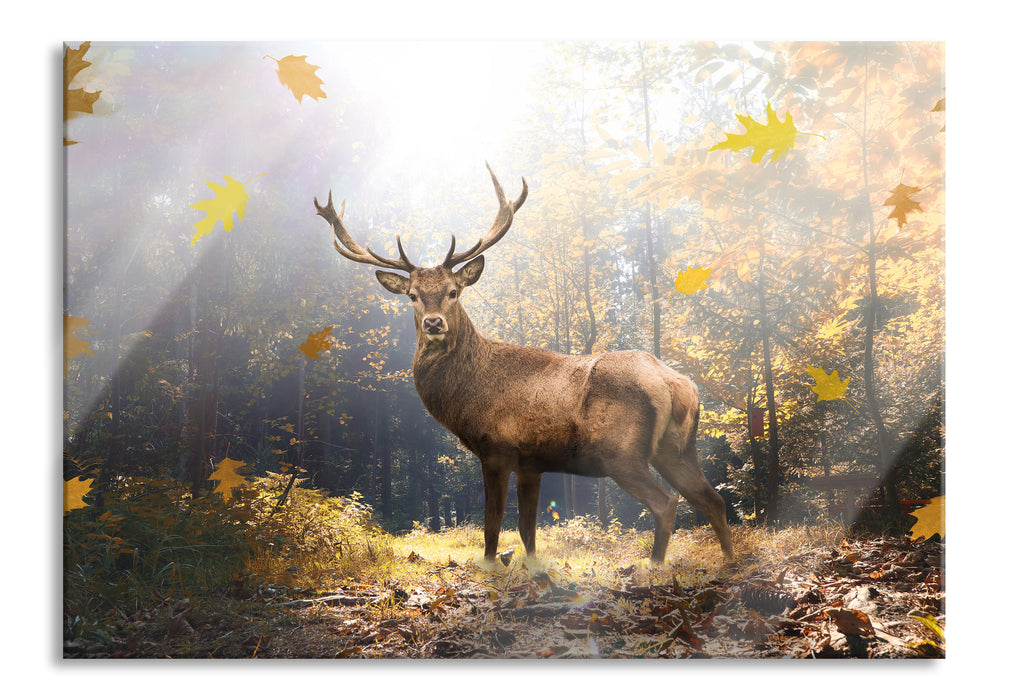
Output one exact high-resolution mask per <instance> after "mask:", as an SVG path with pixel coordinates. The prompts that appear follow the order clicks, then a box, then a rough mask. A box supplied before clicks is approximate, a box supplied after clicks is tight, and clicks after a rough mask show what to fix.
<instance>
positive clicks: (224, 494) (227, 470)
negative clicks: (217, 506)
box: [209, 457, 246, 503]
mask: <svg viewBox="0 0 1009 700" xmlns="http://www.w3.org/2000/svg"><path fill="white" fill-rule="evenodd" d="M244 466H245V462H239V461H237V460H234V459H230V458H229V457H225V458H224V459H222V460H221V461H220V462H218V463H217V469H215V470H214V471H213V473H212V474H211V475H210V477H209V478H210V479H213V480H214V481H217V482H218V484H217V488H215V489H214V490H213V493H219V494H221V498H223V499H224V501H225V503H227V502H228V501H230V500H231V492H232V491H234V490H235V489H237V488H241V487H242V486H245V484H246V481H245V477H244V476H242V475H241V474H239V473H238V470H239V469H241V468H242V467H244Z"/></svg>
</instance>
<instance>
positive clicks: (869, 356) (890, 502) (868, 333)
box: [862, 45, 900, 519]
mask: <svg viewBox="0 0 1009 700" xmlns="http://www.w3.org/2000/svg"><path fill="white" fill-rule="evenodd" d="M864 64H865V86H864V94H863V106H862V186H863V188H864V190H865V193H866V214H867V216H866V225H867V227H868V239H869V247H868V251H867V252H868V268H869V275H868V276H869V300H868V301H869V303H868V304H866V306H865V317H864V322H865V345H864V349H863V358H862V359H863V363H862V364H863V368H862V371H863V381H864V382H865V401H866V406H867V408H868V412H869V418H870V420H871V421H872V424H873V426H874V427H875V429H876V446H877V449H878V451H879V468H880V472H881V474H882V476H883V491H884V495H885V498H886V510H887V511H888V515H889V516H890V517H891V518H894V519H896V518H897V517H898V516H899V514H900V500H899V496H898V494H897V474H896V469H895V468H891V456H892V452H893V448H892V441H891V438H890V433H889V431H888V430H887V429H886V424H885V423H884V422H883V415H882V413H881V412H880V409H879V398H878V397H877V395H876V371H875V363H874V360H873V344H874V342H875V334H876V324H877V323H878V322H879V293H878V289H877V286H876V225H875V221H874V217H873V214H872V205H871V203H870V202H869V201H868V193H869V154H868V143H869V142H868V137H867V134H866V125H867V123H868V109H869V108H868V100H869V48H868V45H866V46H865V61H864Z"/></svg>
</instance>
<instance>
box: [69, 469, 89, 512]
mask: <svg viewBox="0 0 1009 700" xmlns="http://www.w3.org/2000/svg"><path fill="white" fill-rule="evenodd" d="M92 483H94V479H85V478H84V477H83V476H81V477H78V478H76V479H67V480H66V481H64V482H63V514H64V515H66V514H67V513H69V512H70V511H72V510H74V509H76V508H87V507H88V506H89V505H90V504H89V503H85V502H84V497H85V496H87V495H88V493H89V492H90V491H91V484H92Z"/></svg>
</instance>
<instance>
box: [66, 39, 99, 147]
mask: <svg viewBox="0 0 1009 700" xmlns="http://www.w3.org/2000/svg"><path fill="white" fill-rule="evenodd" d="M90 48H91V42H90V41H85V42H84V43H83V44H81V45H80V46H78V47H77V48H76V49H71V48H70V47H66V48H65V49H64V51H63V122H64V125H65V124H66V121H67V120H68V119H72V118H73V117H76V116H77V115H78V114H94V104H95V102H97V101H98V98H99V96H100V95H101V94H102V91H101V90H98V91H97V92H88V91H87V90H85V89H84V88H74V89H73V90H71V89H70V83H72V82H73V80H74V78H76V77H77V74H78V73H80V72H81V71H82V70H84V69H85V68H87V67H88V66H90V65H91V61H85V60H84V54H86V53H87V52H88V50H89V49H90ZM75 143H77V142H76V141H68V140H67V137H66V136H64V137H63V145H64V146H70V145H72V144H75Z"/></svg>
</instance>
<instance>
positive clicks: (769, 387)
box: [757, 270, 781, 523]
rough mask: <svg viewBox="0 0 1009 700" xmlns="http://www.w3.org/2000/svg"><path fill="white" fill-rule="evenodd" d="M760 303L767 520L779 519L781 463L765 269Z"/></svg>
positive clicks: (758, 285) (760, 291) (759, 286)
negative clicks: (765, 407) (765, 423)
mask: <svg viewBox="0 0 1009 700" xmlns="http://www.w3.org/2000/svg"><path fill="white" fill-rule="evenodd" d="M757 296H758V299H759V303H760V330H761V350H762V354H763V367H764V392H765V393H766V394H767V437H768V455H767V516H766V517H767V522H770V523H773V522H775V521H777V520H778V482H779V480H780V473H781V464H780V461H779V457H778V452H779V445H778V410H777V409H778V406H777V401H776V400H775V397H774V366H773V365H772V364H771V327H770V323H769V321H768V318H767V304H766V300H765V298H764V275H763V270H761V272H760V277H759V279H758V284H757Z"/></svg>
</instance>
